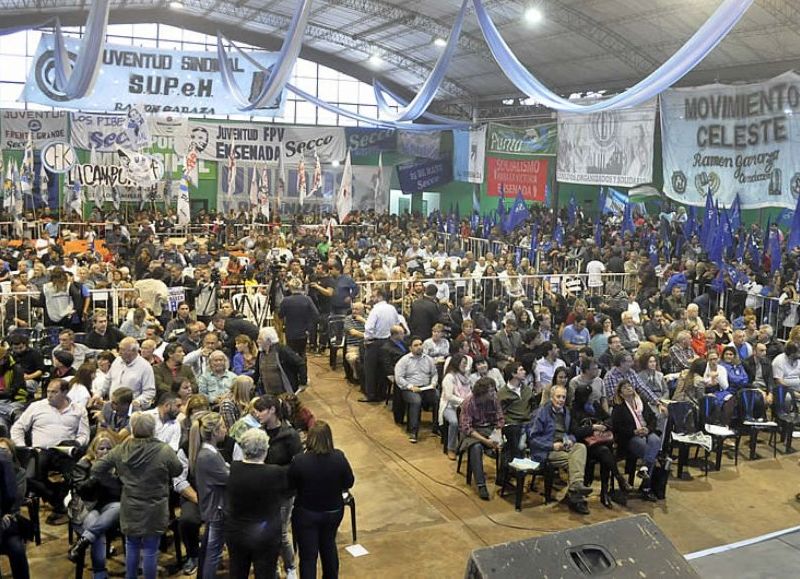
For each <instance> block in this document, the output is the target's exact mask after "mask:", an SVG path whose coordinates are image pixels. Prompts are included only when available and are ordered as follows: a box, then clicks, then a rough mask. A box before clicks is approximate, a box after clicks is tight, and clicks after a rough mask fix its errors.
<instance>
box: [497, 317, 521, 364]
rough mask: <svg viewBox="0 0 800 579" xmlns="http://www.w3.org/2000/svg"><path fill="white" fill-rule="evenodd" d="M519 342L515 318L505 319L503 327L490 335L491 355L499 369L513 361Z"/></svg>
mask: <svg viewBox="0 0 800 579" xmlns="http://www.w3.org/2000/svg"><path fill="white" fill-rule="evenodd" d="M521 343H522V339H521V338H520V335H519V332H517V322H516V320H506V322H505V324H504V326H503V329H502V330H500V331H499V332H497V333H496V334H495V335H494V336H492V342H491V346H492V357H493V358H494V360H495V364H496V365H497V367H498V368H499V369H500V370H501V371H502V370H503V369H504V368H505V367H506V366H507V365H508V364H510V363H512V362H514V361H515V354H516V353H517V349H519V346H520V344H521Z"/></svg>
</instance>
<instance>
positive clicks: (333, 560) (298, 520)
mask: <svg viewBox="0 0 800 579" xmlns="http://www.w3.org/2000/svg"><path fill="white" fill-rule="evenodd" d="M343 516H344V508H341V509H337V510H335V511H322V512H318V511H309V510H307V509H304V508H302V507H297V508H295V509H294V513H292V530H293V532H294V534H295V537H296V538H297V546H298V548H299V550H300V579H315V578H316V576H317V556H319V558H320V559H321V560H322V577H323V579H336V578H337V577H338V576H339V554H338V552H337V551H336V531H337V530H338V529H339V525H340V524H341V522H342V517H343Z"/></svg>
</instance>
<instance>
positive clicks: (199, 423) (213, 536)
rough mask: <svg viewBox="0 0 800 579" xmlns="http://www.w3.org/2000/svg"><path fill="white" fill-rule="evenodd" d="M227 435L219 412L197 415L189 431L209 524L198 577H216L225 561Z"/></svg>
mask: <svg viewBox="0 0 800 579" xmlns="http://www.w3.org/2000/svg"><path fill="white" fill-rule="evenodd" d="M227 434H228V429H227V428H226V426H225V422H224V421H223V420H222V416H220V415H219V414H217V413H216V412H205V413H201V414H198V415H196V419H195V420H194V421H193V422H192V428H191V430H190V431H189V475H190V476H191V477H193V479H194V481H195V483H196V489H197V498H198V502H199V505H200V518H201V519H202V520H203V522H204V523H205V525H206V530H205V533H204V534H203V543H202V546H201V547H200V562H199V565H198V568H199V571H198V577H199V578H202V579H213V578H214V577H216V576H217V567H218V566H219V562H220V560H222V546H223V543H224V529H223V520H224V517H223V509H224V508H225V485H226V484H227V483H228V476H229V475H230V467H229V466H228V464H227V463H226V462H225V459H224V458H222V455H221V454H220V452H219V450H217V445H218V444H219V443H221V442H222V441H223V440H224V439H225V436H226V435H227Z"/></svg>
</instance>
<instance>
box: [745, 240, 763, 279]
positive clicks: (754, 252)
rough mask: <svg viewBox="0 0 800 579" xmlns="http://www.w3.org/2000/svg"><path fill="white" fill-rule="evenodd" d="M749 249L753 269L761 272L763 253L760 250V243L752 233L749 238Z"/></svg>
mask: <svg viewBox="0 0 800 579" xmlns="http://www.w3.org/2000/svg"><path fill="white" fill-rule="evenodd" d="M747 247H748V249H749V251H750V257H751V258H752V260H753V269H755V270H756V271H761V252H759V250H758V241H756V238H755V237H754V236H753V234H752V233H751V234H750V235H748V236H747Z"/></svg>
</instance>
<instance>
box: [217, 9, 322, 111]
mask: <svg viewBox="0 0 800 579" xmlns="http://www.w3.org/2000/svg"><path fill="white" fill-rule="evenodd" d="M312 4H313V1H312V0H301V1H300V3H299V4H298V6H297V10H296V11H295V13H294V16H292V21H291V23H290V24H289V30H288V31H287V33H286V38H285V39H284V41H283V46H281V51H280V52H279V53H278V60H277V62H276V63H275V66H274V67H273V69H272V71H271V72H269V71H267V82H265V83H264V86H262V87H261V91H260V92H259V93H258V95H257V96H256V97H255V99H253V100H252V101H251V100H249V99H248V98H247V97H245V95H244V94H242V91H241V89H240V88H239V85H238V84H236V79H235V78H234V76H233V70H232V68H231V62H230V61H229V60H228V55H227V52H226V50H225V46H224V45H223V42H222V40H223V37H222V34H220V33H217V57H218V59H219V70H220V73H221V75H222V83H223V84H224V85H225V88H227V89H228V92H229V93H230V94H231V96H232V97H233V98H234V100H236V102H237V103H238V106H239V108H240V110H242V111H252V110H254V109H260V108H264V107H269V106H272V105H273V103H274V102H275V100H276V99H277V97H278V95H280V94H281V91H283V87H284V86H286V83H287V82H288V80H289V78H291V74H292V70H294V65H295V62H297V57H298V56H299V54H300V49H301V48H302V47H303V37H304V35H305V32H306V24H307V23H308V18H309V16H310V15H311V6H312Z"/></svg>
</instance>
